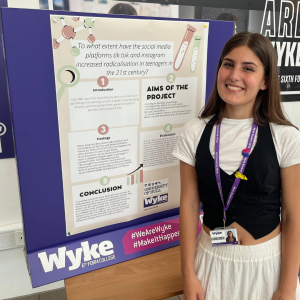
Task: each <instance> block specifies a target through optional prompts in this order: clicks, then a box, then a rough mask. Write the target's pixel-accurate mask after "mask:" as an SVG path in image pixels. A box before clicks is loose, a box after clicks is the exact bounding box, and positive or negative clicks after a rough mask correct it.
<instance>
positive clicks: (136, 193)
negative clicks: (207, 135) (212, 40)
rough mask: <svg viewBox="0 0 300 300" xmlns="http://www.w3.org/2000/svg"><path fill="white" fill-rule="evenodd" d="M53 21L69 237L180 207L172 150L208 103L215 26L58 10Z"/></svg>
mask: <svg viewBox="0 0 300 300" xmlns="http://www.w3.org/2000/svg"><path fill="white" fill-rule="evenodd" d="M50 24H51V34H52V35H51V38H52V45H53V59H54V72H55V83H56V92H57V94H56V98H57V110H58V120H59V121H58V122H59V124H58V127H59V137H60V150H61V164H62V177H63V188H64V203H65V214H66V234H67V235H73V234H76V233H79V232H82V231H88V230H91V229H94V228H98V227H103V226H107V225H111V224H115V223H120V222H124V221H128V220H131V219H136V218H139V217H142V216H145V215H148V214H153V213H156V212H159V211H164V210H169V209H172V208H177V207H178V206H179V198H180V180H179V160H178V159H176V158H175V157H173V156H172V155H171V153H172V151H173V148H174V146H175V144H176V141H177V138H178V135H179V134H180V132H181V129H182V126H183V125H184V124H185V123H186V122H188V121H189V120H191V119H193V118H195V117H197V115H198V113H199V111H200V109H201V106H203V104H204V103H205V87H206V60H207V41H208V32H209V24H208V23H205V22H197V23H193V24H192V25H191V24H189V22H183V21H166V20H165V21H163V20H161V21H158V20H143V19H142V20H135V19H132V20H129V19H124V18H123V19H112V18H103V17H102V18H86V17H85V18H84V17H72V16H67V17H61V16H57V15H51V16H50ZM103 28H109V30H103ZM96 37H97V38H96Z"/></svg>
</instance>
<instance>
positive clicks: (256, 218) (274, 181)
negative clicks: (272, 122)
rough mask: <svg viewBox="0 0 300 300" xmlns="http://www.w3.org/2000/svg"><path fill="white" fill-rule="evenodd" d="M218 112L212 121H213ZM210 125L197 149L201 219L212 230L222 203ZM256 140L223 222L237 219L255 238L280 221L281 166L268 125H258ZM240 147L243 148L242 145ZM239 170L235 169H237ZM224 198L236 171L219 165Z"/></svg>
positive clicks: (220, 221) (220, 215) (219, 220)
mask: <svg viewBox="0 0 300 300" xmlns="http://www.w3.org/2000/svg"><path fill="white" fill-rule="evenodd" d="M216 118H217V116H215V117H213V118H212V119H211V121H215V120H216ZM212 129H213V125H209V124H207V125H206V127H205V129H204V131H203V134H202V136H201V139H200V142H199V145H198V147H197V151H196V166H195V167H196V172H197V175H198V189H199V196H200V200H201V202H202V203H203V211H204V218H203V223H204V224H205V225H206V226H207V227H208V228H210V229H211V230H213V229H215V228H216V227H223V226H224V224H223V204H222V200H221V197H220V194H219V191H218V187H217V182H216V177H215V169H214V159H213V157H212V155H211V153H210V150H209V142H210V136H211V132H212ZM257 134H258V136H257V143H256V145H255V147H254V149H253V151H252V153H251V154H250V156H249V159H248V163H247V166H246V169H245V171H244V175H246V177H247V178H248V180H241V181H240V184H239V186H238V188H237V191H236V193H235V195H234V197H233V200H232V202H231V204H230V207H229V208H228V210H227V212H226V216H227V219H226V226H229V225H230V224H231V223H233V222H237V223H238V224H239V225H241V226H242V227H243V228H245V229H246V230H247V231H248V232H249V233H250V234H251V235H252V236H253V237H254V238H255V239H256V240H257V239H260V238H262V237H264V236H266V235H268V234H269V233H271V232H272V231H273V230H274V229H275V228H276V227H277V226H278V224H279V223H280V207H281V200H280V196H281V179H280V167H279V163H278V159H277V156H276V150H275V146H274V143H273V138H272V134H271V130H270V126H269V125H265V126H258V131H257ZM241 151H242V149H241ZM237 171H238V170H237ZM220 172H221V182H222V190H223V197H224V200H225V201H227V199H228V194H229V192H230V190H231V187H232V185H233V182H234V179H235V175H234V174H232V175H228V174H227V173H225V172H224V171H223V170H222V169H221V171H220Z"/></svg>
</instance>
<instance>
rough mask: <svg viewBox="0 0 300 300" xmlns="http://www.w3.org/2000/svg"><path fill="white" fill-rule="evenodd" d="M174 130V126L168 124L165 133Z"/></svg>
mask: <svg viewBox="0 0 300 300" xmlns="http://www.w3.org/2000/svg"><path fill="white" fill-rule="evenodd" d="M172 129H173V126H172V125H171V124H166V125H165V127H164V132H166V133H169V132H171V131H172Z"/></svg>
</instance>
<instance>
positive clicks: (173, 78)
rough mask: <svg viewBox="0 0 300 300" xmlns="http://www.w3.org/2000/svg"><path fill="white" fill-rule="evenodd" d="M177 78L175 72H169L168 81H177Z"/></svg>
mask: <svg viewBox="0 0 300 300" xmlns="http://www.w3.org/2000/svg"><path fill="white" fill-rule="evenodd" d="M175 79H176V76H175V74H174V73H169V74H168V75H167V81H168V82H169V83H173V82H175Z"/></svg>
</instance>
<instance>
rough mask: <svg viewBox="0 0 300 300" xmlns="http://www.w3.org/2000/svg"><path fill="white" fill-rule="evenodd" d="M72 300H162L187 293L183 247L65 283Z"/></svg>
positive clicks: (100, 270)
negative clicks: (183, 279)
mask: <svg viewBox="0 0 300 300" xmlns="http://www.w3.org/2000/svg"><path fill="white" fill-rule="evenodd" d="M65 285H66V292H67V299H68V300H82V299H87V300H119V299H120V300H121V299H122V300H161V299H165V298H169V297H172V296H176V295H180V294H182V293H183V282H182V276H181V271H180V248H179V246H177V247H173V248H170V249H166V250H163V251H159V252H156V253H153V254H149V255H146V256H143V257H139V258H136V259H132V260H130V261H125V262H122V263H119V264H116V265H113V266H110V267H106V268H103V269H99V270H96V271H92V272H89V273H86V274H82V275H79V276H75V277H72V278H68V279H66V280H65Z"/></svg>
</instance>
